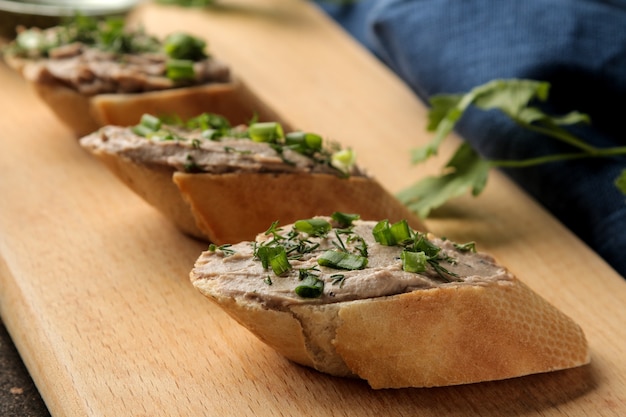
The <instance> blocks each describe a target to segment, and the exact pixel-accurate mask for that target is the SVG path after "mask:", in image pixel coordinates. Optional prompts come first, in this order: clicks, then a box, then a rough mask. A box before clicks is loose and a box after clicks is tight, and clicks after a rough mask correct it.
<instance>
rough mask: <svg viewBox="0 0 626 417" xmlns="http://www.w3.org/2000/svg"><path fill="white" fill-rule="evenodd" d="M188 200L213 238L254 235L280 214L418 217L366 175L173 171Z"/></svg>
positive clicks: (206, 233)
mask: <svg viewBox="0 0 626 417" xmlns="http://www.w3.org/2000/svg"><path fill="white" fill-rule="evenodd" d="M173 179H174V183H175V184H176V185H177V186H178V189H179V191H180V194H181V196H182V197H183V199H184V200H185V201H186V202H187V203H188V204H189V207H190V209H191V213H192V215H193V218H194V219H195V221H196V225H197V226H198V229H200V231H201V232H202V234H203V235H204V236H206V237H207V238H208V240H209V241H211V242H214V243H216V244H224V243H237V242H240V241H242V240H252V239H254V238H255V236H256V235H257V234H258V233H260V232H262V231H264V230H265V229H267V227H268V225H269V224H271V223H272V222H273V221H276V220H278V219H284V221H285V222H294V221H296V220H298V219H300V218H306V217H313V216H316V215H331V214H332V213H333V212H335V211H342V212H348V213H354V212H358V213H361V216H362V217H363V218H364V219H379V218H381V217H384V218H389V219H391V220H394V221H397V220H401V219H410V222H411V224H412V225H413V227H415V228H418V229H420V230H426V228H425V226H424V225H423V224H422V222H421V221H420V220H419V219H418V218H417V217H416V216H415V215H414V214H413V213H411V212H410V211H409V210H408V209H407V208H406V206H404V205H403V204H402V203H400V202H399V201H398V200H397V199H396V198H395V197H394V196H393V195H391V194H390V193H389V192H388V191H387V190H385V189H384V188H383V187H382V186H381V185H380V184H379V183H378V182H377V181H376V180H374V179H373V178H371V177H365V176H351V177H349V178H341V177H338V176H336V175H331V174H321V173H277V174H270V173H228V174H187V173H183V172H176V173H174V176H173Z"/></svg>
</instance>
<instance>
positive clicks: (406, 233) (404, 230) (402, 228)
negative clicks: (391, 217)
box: [389, 220, 411, 242]
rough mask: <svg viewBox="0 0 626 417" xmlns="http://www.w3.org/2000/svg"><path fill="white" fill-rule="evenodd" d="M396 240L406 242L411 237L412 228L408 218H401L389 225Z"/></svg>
mask: <svg viewBox="0 0 626 417" xmlns="http://www.w3.org/2000/svg"><path fill="white" fill-rule="evenodd" d="M389 230H390V231H391V234H392V235H393V238H394V239H395V241H396V242H404V241H406V240H409V239H411V228H410V227H409V223H408V222H407V221H406V220H400V221H399V222H396V223H394V224H392V225H391V226H390V227H389Z"/></svg>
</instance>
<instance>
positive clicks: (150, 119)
mask: <svg viewBox="0 0 626 417" xmlns="http://www.w3.org/2000/svg"><path fill="white" fill-rule="evenodd" d="M160 128H161V120H160V119H159V118H158V117H156V116H153V115H151V114H147V113H144V114H143V115H142V116H141V120H140V121H139V124H138V125H135V126H133V127H132V128H131V130H132V131H133V133H134V134H136V135H139V136H143V137H147V136H148V135H149V134H151V133H154V132H156V131H157V130H159V129H160Z"/></svg>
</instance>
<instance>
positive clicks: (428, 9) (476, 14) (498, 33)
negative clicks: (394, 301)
mask: <svg viewBox="0 0 626 417" xmlns="http://www.w3.org/2000/svg"><path fill="white" fill-rule="evenodd" d="M320 6H321V7H322V8H323V9H324V10H325V11H326V12H327V13H328V14H329V15H330V16H331V17H333V18H334V19H335V20H336V21H337V22H339V23H340V24H341V25H343V27H344V28H345V29H346V30H347V31H348V32H350V33H351V34H352V35H353V36H354V37H355V38H356V39H358V40H359V41H360V42H361V43H363V45H365V46H366V47H367V48H369V49H370V50H371V51H372V52H373V53H374V54H376V55H377V56H378V57H379V58H380V59H381V60H383V61H384V62H385V63H386V64H387V65H388V66H389V67H390V68H391V69H393V70H394V71H395V72H396V73H397V74H398V75H399V76H400V77H402V78H403V79H404V80H405V81H406V82H407V84H408V85H409V86H410V87H411V88H412V89H413V90H414V91H415V93H416V94H417V95H418V96H419V97H420V98H421V99H422V100H424V102H426V103H427V102H428V99H429V98H430V97H431V96H432V95H434V94H440V93H464V92H467V91H469V90H471V89H472V88H473V87H476V86H478V85H481V84H484V83H486V82H488V81H491V80H494V79H499V78H526V79H534V80H538V81H547V82H549V83H550V84H551V86H552V87H551V89H550V98H549V101H548V103H547V104H546V106H545V111H547V112H549V113H550V114H565V113H568V112H570V111H572V110H578V111H581V112H583V113H587V114H589V115H590V117H591V121H592V123H591V125H590V126H577V127H575V128H574V132H575V133H576V134H577V135H578V136H579V137H581V138H583V139H585V140H586V141H587V142H589V143H591V144H594V145H596V146H603V147H604V146H626V131H625V129H624V127H623V124H624V112H625V109H626V106H625V104H624V103H626V1H619V0H613V1H609V0H605V1H601V0H595V1H593V0H524V1H517V2H515V1H493V0H361V1H358V2H356V3H355V4H353V5H349V6H346V5H344V6H337V5H329V4H325V3H320ZM457 132H458V133H459V135H460V136H461V137H463V138H464V139H465V140H467V141H468V142H469V143H471V144H472V146H473V147H474V148H475V149H476V150H477V151H478V152H480V153H481V154H482V155H484V156H486V157H489V158H494V159H507V158H508V159H522V158H527V157H530V156H536V155H539V154H546V153H555V152H562V151H564V150H565V151H568V150H569V151H571V149H568V148H567V147H566V146H565V145H562V144H559V143H556V142H555V141H553V140H552V139H549V138H546V137H540V136H537V135H536V134H533V133H530V132H528V131H526V130H524V129H522V128H520V127H518V126H516V125H515V124H514V123H512V122H511V121H510V120H508V119H507V118H506V117H505V116H503V115H502V114H501V113H498V112H493V111H489V112H485V111H478V110H472V111H470V112H468V113H466V114H465V116H464V117H463V118H462V119H461V121H460V123H459V124H458V125H457ZM623 169H626V158H624V157H615V158H610V159H608V158H602V159H585V160H576V161H568V162H556V163H551V164H546V165H540V166H536V167H532V168H524V169H509V170H505V172H506V174H507V175H509V176H510V177H511V178H512V179H513V180H514V181H515V182H517V183H518V184H519V185H520V186H521V187H523V188H524V189H525V190H526V191H527V192H528V193H529V194H530V195H532V196H533V197H534V198H535V199H536V200H537V201H539V202H540V203H541V204H543V205H544V206H545V207H546V208H547V209H548V210H549V211H550V212H551V213H553V214H554V215H555V217H557V218H558V219H559V220H560V221H561V222H563V224H565V225H566V226H567V227H568V228H570V229H571V230H572V231H573V232H574V233H576V234H577V235H578V236H579V237H580V238H581V239H582V240H583V241H584V242H586V243H587V244H588V245H589V246H590V247H591V248H592V249H594V250H595V251H596V252H597V253H598V254H599V255H600V256H602V257H603V258H604V259H605V260H606V261H607V262H608V263H609V264H610V265H612V266H613V267H614V268H615V269H616V270H617V272H618V273H620V274H621V275H622V276H624V277H626V198H625V197H624V195H622V194H621V193H620V192H619V190H618V189H617V188H616V187H615V186H614V184H613V181H614V179H615V178H616V177H617V176H618V175H619V173H620V172H621V171H622V170H623ZM487 186H489V185H487Z"/></svg>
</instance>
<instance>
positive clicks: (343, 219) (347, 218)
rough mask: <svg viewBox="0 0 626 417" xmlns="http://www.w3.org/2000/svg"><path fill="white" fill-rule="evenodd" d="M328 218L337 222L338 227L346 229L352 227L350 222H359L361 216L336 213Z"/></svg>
mask: <svg viewBox="0 0 626 417" xmlns="http://www.w3.org/2000/svg"><path fill="white" fill-rule="evenodd" d="M330 218H331V219H333V220H334V221H335V222H337V224H338V225H339V227H341V228H346V227H350V226H352V222H353V221H355V220H359V219H360V218H361V216H360V215H358V214H349V213H342V212H340V211H336V212H334V213H333V214H331V215H330Z"/></svg>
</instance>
